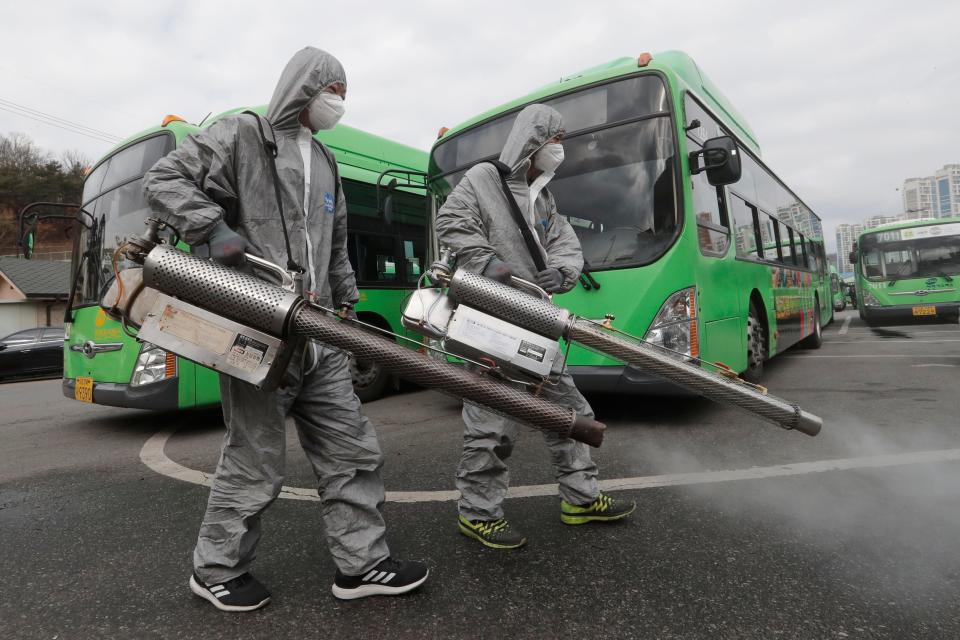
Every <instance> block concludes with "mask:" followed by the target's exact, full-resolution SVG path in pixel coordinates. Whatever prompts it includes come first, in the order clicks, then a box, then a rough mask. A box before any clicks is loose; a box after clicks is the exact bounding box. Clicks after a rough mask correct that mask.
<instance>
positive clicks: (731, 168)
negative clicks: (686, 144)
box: [690, 136, 742, 187]
mask: <svg viewBox="0 0 960 640" xmlns="http://www.w3.org/2000/svg"><path fill="white" fill-rule="evenodd" d="M701 158H702V164H701ZM701 171H706V172H707V181H708V182H709V183H710V184H711V185H713V186H714V187H722V186H724V185H727V184H734V183H735V182H737V181H739V180H740V175H741V173H742V169H741V164H740V151H739V150H738V149H737V143H736V142H734V141H733V138H731V137H730V136H720V137H717V138H710V139H709V140H707V141H706V142H704V143H703V148H702V149H700V150H699V151H693V152H691V153H690V174H691V175H696V174H698V173H700V172H701Z"/></svg>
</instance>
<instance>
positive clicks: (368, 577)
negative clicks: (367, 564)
mask: <svg viewBox="0 0 960 640" xmlns="http://www.w3.org/2000/svg"><path fill="white" fill-rule="evenodd" d="M375 575H377V570H376V569H374V570H372V571H371V572H370V573H368V574H367V575H365V576H363V581H364V582H369V581H370V578H372V577H373V576H375Z"/></svg>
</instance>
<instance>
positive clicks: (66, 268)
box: [0, 257, 70, 298]
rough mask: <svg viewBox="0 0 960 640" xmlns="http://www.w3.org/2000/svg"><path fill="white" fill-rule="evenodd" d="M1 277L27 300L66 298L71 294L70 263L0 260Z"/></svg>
mask: <svg viewBox="0 0 960 640" xmlns="http://www.w3.org/2000/svg"><path fill="white" fill-rule="evenodd" d="M0 275H2V276H3V277H4V278H6V279H7V280H9V281H10V282H11V283H12V284H13V286H15V287H16V288H17V289H19V290H20V291H22V292H23V294H24V295H25V296H26V297H27V298H66V297H67V295H68V294H69V293H70V263H69V262H60V261H52V260H27V259H26V258H9V257H8V258H0Z"/></svg>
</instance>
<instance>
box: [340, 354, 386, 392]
mask: <svg viewBox="0 0 960 640" xmlns="http://www.w3.org/2000/svg"><path fill="white" fill-rule="evenodd" d="M350 376H351V377H352V378H353V392H354V393H356V394H357V397H358V398H360V402H370V401H371V400H376V399H378V398H380V397H381V396H383V393H384V391H386V389H387V385H388V384H389V383H390V374H389V373H387V371H386V370H385V369H384V368H383V367H382V366H380V365H379V364H377V363H375V362H365V361H362V360H357V359H356V358H350Z"/></svg>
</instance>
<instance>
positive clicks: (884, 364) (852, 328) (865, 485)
mask: <svg viewBox="0 0 960 640" xmlns="http://www.w3.org/2000/svg"><path fill="white" fill-rule="evenodd" d="M848 318H852V315H851V313H850V312H846V313H845V314H841V315H840V317H839V318H838V321H837V322H835V323H834V324H833V325H831V327H830V328H829V329H828V330H827V331H826V333H825V336H826V342H825V344H824V346H823V348H822V349H820V350H819V351H803V350H792V351H790V352H788V353H786V354H784V355H782V356H780V357H778V358H777V359H775V360H774V361H772V362H770V363H768V371H767V375H766V379H765V384H766V385H767V386H769V388H770V389H771V392H773V393H776V394H778V395H781V396H783V397H786V398H789V399H792V400H796V401H797V402H799V403H800V404H801V405H802V406H803V407H804V408H806V409H808V410H810V411H813V412H814V413H818V414H819V415H821V416H823V418H824V421H825V427H824V430H823V432H822V434H821V435H820V436H818V437H817V438H809V437H807V436H804V435H802V434H798V433H792V432H785V431H782V430H779V429H777V428H776V427H772V426H769V425H767V424H766V423H763V422H760V421H759V420H757V419H755V418H753V417H751V416H749V415H746V414H743V413H740V412H738V411H737V410H734V409H729V408H725V407H719V406H717V405H714V404H712V403H710V402H707V401H704V400H700V399H694V398H668V399H665V398H643V397H630V398H604V397H595V398H591V400H592V402H593V404H594V407H595V408H596V410H597V413H598V414H599V417H600V418H601V419H603V420H604V421H605V422H607V424H608V426H609V430H608V433H607V439H606V443H605V445H604V447H603V448H601V449H600V450H598V451H596V452H595V458H596V460H597V461H598V462H599V464H600V467H601V471H602V478H603V479H604V480H610V481H612V480H618V479H622V480H621V481H620V482H619V486H623V487H628V488H626V489H622V490H619V491H618V492H617V495H618V496H622V497H628V498H633V499H635V500H637V501H638V503H639V509H638V513H637V514H636V515H635V517H634V518H633V519H632V520H629V521H627V522H623V523H618V524H612V525H606V526H604V525H590V526H585V527H566V526H565V525H563V524H561V523H560V521H559V517H558V498H557V497H556V496H555V495H542V494H544V493H550V492H551V491H552V488H551V487H550V486H549V485H550V483H551V481H552V474H551V470H550V465H549V457H548V454H547V451H546V449H545V447H543V446H542V445H541V443H540V437H539V436H538V435H537V434H536V433H533V432H527V433H524V434H523V435H522V438H521V442H520V443H519V445H518V447H517V451H516V453H515V455H514V458H513V459H512V460H511V464H510V467H511V473H512V485H513V487H514V488H516V489H518V492H519V494H521V495H526V496H529V497H514V498H511V499H509V500H508V502H507V514H508V516H509V517H510V519H511V521H512V522H514V523H515V524H516V526H517V527H519V528H522V529H523V530H525V531H526V532H527V534H528V536H529V537H530V539H531V541H530V544H529V545H528V546H527V547H526V548H524V549H521V550H518V551H513V552H498V551H492V550H488V549H485V548H482V547H480V546H479V545H477V544H476V543H474V542H471V541H469V540H467V539H465V538H462V537H461V536H459V535H458V534H457V532H456V509H455V503H454V502H452V501H451V500H450V492H451V490H452V489H453V473H454V469H455V466H456V461H457V458H458V454H459V449H458V447H459V442H460V432H459V430H460V422H459V408H458V406H457V405H456V403H454V402H452V401H451V400H449V399H447V398H445V397H443V396H440V395H438V394H435V393H433V392H426V391H419V392H408V393H403V394H398V395H394V396H391V397H389V398H387V399H384V400H380V401H378V402H375V403H370V404H369V405H367V406H366V412H367V414H368V415H369V416H370V417H371V418H372V419H373V420H374V421H375V423H376V424H377V426H378V430H379V432H380V436H381V443H382V445H383V448H384V451H385V453H386V455H387V461H386V465H385V468H384V478H385V482H386V485H387V489H388V491H389V492H391V493H390V496H391V497H392V498H394V499H397V500H405V501H402V502H398V501H391V502H388V504H387V505H386V508H385V513H386V518H387V522H388V526H389V540H390V544H391V548H392V551H393V553H394V555H396V556H400V557H404V558H421V559H425V560H426V561H427V562H428V563H429V564H430V566H431V578H430V580H429V581H428V582H427V584H426V585H425V587H424V588H423V589H422V590H421V591H419V592H417V593H414V594H411V595H409V596H405V597H399V598H371V599H366V600H360V601H356V602H348V603H343V602H340V601H337V600H335V599H334V598H333V596H331V595H330V591H329V589H330V584H331V580H332V576H333V572H334V567H333V564H332V562H331V560H330V558H329V555H328V554H327V551H326V549H325V545H324V542H323V537H322V524H321V521H320V517H319V508H318V507H319V505H318V503H317V502H316V501H313V500H310V499H280V500H278V501H277V502H276V503H275V504H274V505H273V507H271V509H270V511H269V512H268V514H267V516H266V517H265V521H264V529H265V534H264V540H263V543H262V544H261V547H260V550H259V558H258V560H257V563H256V567H255V572H256V574H257V575H258V577H259V578H260V579H261V580H262V581H263V582H264V583H266V584H267V585H268V586H269V587H270V588H271V590H272V592H273V596H274V598H273V602H272V603H271V604H270V605H269V606H268V607H266V608H265V609H263V610H261V611H258V612H255V613H251V614H224V613H220V612H217V611H216V610H214V609H213V608H212V607H211V606H210V605H209V604H207V603H206V602H205V601H202V600H200V599H199V598H196V597H194V596H192V595H191V594H190V593H189V591H188V589H187V586H186V583H187V578H188V576H189V572H190V553H191V549H192V546H193V542H194V538H195V535H196V530H197V526H198V524H199V520H200V517H201V515H202V512H203V509H204V505H205V501H206V494H207V490H206V488H205V487H204V486H201V485H199V484H195V483H194V482H192V480H200V481H202V478H203V474H204V473H205V472H206V473H209V472H211V471H212V470H213V469H214V466H215V463H216V459H217V453H218V447H219V442H220V439H221V437H222V425H221V424H220V422H219V417H218V414H217V413H216V412H209V411H207V412H191V413H186V414H159V415H158V414H151V413H147V412H140V411H130V410H119V409H112V408H107V407H98V406H91V405H84V404H80V403H77V402H74V401H71V400H67V399H65V398H63V397H62V396H61V395H60V388H59V382H58V381H36V382H19V383H11V384H4V385H0V445H2V446H0V542H2V545H0V554H2V555H0V629H2V631H0V636H2V637H3V638H47V639H52V638H56V639H58V640H61V639H74V638H138V639H139V638H211V639H213V638H307V637H324V638H327V637H329V638H342V637H362V638H365V639H373V638H406V637H415V638H501V637H508V636H512V637H515V638H560V637H567V638H571V637H572V638H804V639H807V638H846V637H850V638H957V637H960V590H958V587H960V555H958V553H957V550H958V539H960V432H958V431H960V417H958V416H960V394H958V386H957V379H958V374H960V328H958V327H957V326H956V325H953V326H946V325H940V326H923V325H921V326H909V327H894V328H887V329H882V330H871V329H869V328H868V327H865V326H864V325H863V324H862V323H860V322H859V320H857V319H855V318H853V319H852V322H849V323H847V322H845V320H846V319H848ZM288 440H289V443H290V444H289V449H290V452H289V453H290V455H289V463H288V466H289V469H288V477H287V480H286V484H287V486H288V487H290V491H289V492H287V495H291V496H293V497H301V498H304V497H306V498H309V497H310V492H311V487H312V486H313V480H312V477H311V472H310V469H309V467H308V465H307V462H306V459H305V458H304V456H303V454H302V452H300V450H299V445H298V444H297V439H296V437H295V435H294V432H293V430H292V428H291V431H290V437H289V438H288ZM142 457H143V458H145V459H146V460H147V461H148V462H149V463H150V465H151V466H147V464H145V463H144V462H143V461H142V460H141V458H142ZM837 461H840V462H837ZM156 469H160V470H161V471H163V473H160V472H158V471H157V470H156ZM164 474H170V475H164ZM543 485H547V486H546V487H544V486H543ZM298 488H299V489H302V491H298ZM409 500H416V501H409Z"/></svg>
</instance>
